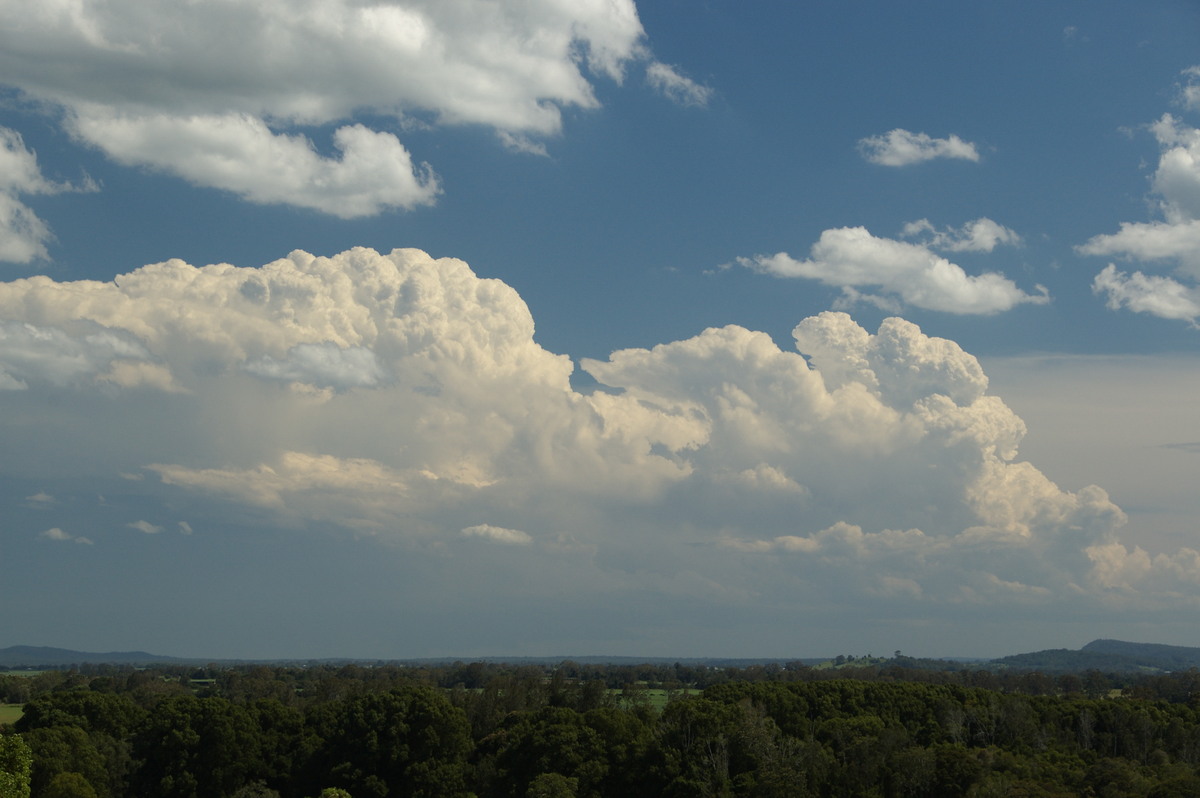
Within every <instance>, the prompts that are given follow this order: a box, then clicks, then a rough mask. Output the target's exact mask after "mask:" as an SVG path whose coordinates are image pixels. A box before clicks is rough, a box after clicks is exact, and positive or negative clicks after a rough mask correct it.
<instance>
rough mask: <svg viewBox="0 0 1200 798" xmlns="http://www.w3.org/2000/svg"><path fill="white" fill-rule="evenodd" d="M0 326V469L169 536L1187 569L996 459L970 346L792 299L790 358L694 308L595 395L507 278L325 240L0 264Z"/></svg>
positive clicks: (754, 585) (614, 572)
mask: <svg viewBox="0 0 1200 798" xmlns="http://www.w3.org/2000/svg"><path fill="white" fill-rule="evenodd" d="M904 246H911V245H904ZM0 324H2V325H3V326H2V327H0V329H3V330H5V331H6V333H5V334H6V335H8V336H9V339H8V340H9V341H10V342H11V344H12V345H8V346H4V347H0V374H3V375H6V376H5V382H4V383H3V386H2V387H5V388H8V389H9V390H7V391H6V392H4V393H3V394H0V395H3V396H4V397H5V401H6V413H5V414H4V416H3V418H2V419H0V444H2V445H0V469H2V470H4V471H5V472H7V473H14V472H16V471H17V470H19V469H22V468H23V467H26V466H27V460H28V457H29V453H30V452H37V453H38V454H37V457H38V468H39V471H40V473H43V474H44V475H46V479H47V481H46V483H45V485H46V489H48V490H53V493H54V495H55V496H56V497H59V496H62V495H63V490H64V489H65V486H66V485H67V484H69V482H67V481H65V478H66V477H69V476H71V475H80V474H91V475H96V474H101V473H103V474H111V475H113V476H115V475H117V474H122V473H123V474H142V475H144V476H146V477H147V478H146V479H144V480H143V481H141V482H139V483H137V484H138V489H139V490H140V491H146V492H147V493H146V495H147V496H149V497H150V498H151V499H152V500H154V501H157V502H160V503H162V504H163V506H166V504H167V503H176V504H177V503H179V502H186V501H188V497H203V498H205V499H212V498H215V499H219V500H220V501H217V502H213V501H207V500H206V501H203V502H194V506H191V508H190V509H189V511H188V515H189V521H188V522H187V529H188V530H190V529H192V528H193V526H194V527H195V529H196V535H194V536H192V538H189V539H194V538H195V537H196V536H200V535H202V534H203V529H205V528H206V527H209V526H211V525H212V524H214V523H219V522H220V518H221V517H222V515H223V514H226V513H236V512H239V509H238V508H241V509H243V510H246V511H252V512H254V513H255V517H256V519H257V521H256V523H260V524H263V523H265V524H268V525H274V526H279V527H280V528H287V527H301V528H308V529H334V530H345V531H346V532H348V533H351V534H353V535H355V536H360V535H372V536H376V537H379V538H381V539H383V540H386V541H391V542H395V543H397V544H400V545H407V546H415V547H419V548H420V547H423V548H425V549H428V550H430V551H443V552H446V553H447V554H446V556H450V555H451V554H452V553H453V552H458V554H459V555H460V556H462V557H469V556H473V555H470V554H469V550H475V549H478V546H477V545H473V544H478V543H480V542H491V543H498V544H509V545H508V546H504V547H501V548H500V549H496V548H495V547H492V549H493V550H496V551H504V552H506V554H511V555H512V556H513V557H515V558H516V559H511V560H506V562H508V563H510V567H512V568H517V569H519V568H520V567H522V566H521V565H520V563H521V562H522V560H521V559H520V557H521V556H525V557H526V558H527V561H528V566H527V567H528V568H531V569H537V571H538V573H544V572H545V570H546V569H547V568H550V567H551V564H553V567H554V568H557V569H567V571H565V572H561V573H560V575H562V574H565V573H570V574H574V576H572V577H570V578H572V579H577V580H578V583H579V584H580V585H583V584H587V585H590V586H591V587H590V588H589V589H592V590H601V591H604V590H614V591H616V590H625V589H633V587H635V586H636V587H637V589H639V590H662V591H666V592H673V591H674V592H677V593H678V594H679V595H685V594H691V593H693V592H696V591H699V593H702V594H703V595H705V596H706V599H705V600H706V601H715V602H718V603H720V602H734V603H737V602H742V601H747V600H750V598H751V597H754V596H757V597H758V598H757V599H755V600H762V601H767V602H782V603H786V602H788V601H793V600H796V598H797V597H798V596H799V595H801V594H804V595H807V593H806V591H808V590H810V589H812V587H813V586H814V585H818V584H826V583H828V582H829V580H830V579H836V580H840V584H841V585H842V588H843V589H846V590H851V591H854V592H855V595H856V596H858V597H859V599H856V600H862V601H873V600H878V599H879V597H886V600H887V601H888V602H890V604H889V606H891V607H893V608H895V607H897V606H902V605H901V604H896V602H905V601H908V602H918V604H919V605H920V606H923V607H926V608H928V607H935V606H942V605H945V606H950V605H953V604H956V603H959V602H964V601H967V602H992V603H995V602H1000V603H1003V602H1013V601H1016V602H1021V603H1028V602H1034V603H1041V604H1045V605H1046V606H1047V607H1050V606H1051V605H1052V603H1053V602H1055V601H1063V600H1074V599H1075V597H1078V596H1092V597H1104V598H1105V599H1106V600H1111V601H1114V602H1129V601H1141V600H1156V601H1174V600H1175V599H1173V598H1171V596H1173V595H1175V594H1174V593H1172V592H1171V591H1172V589H1173V588H1172V585H1177V584H1180V583H1182V582H1187V581H1188V580H1190V579H1192V578H1193V577H1192V576H1190V574H1191V573H1193V572H1192V571H1190V570H1189V567H1190V566H1189V565H1188V563H1190V562H1192V561H1193V560H1194V559H1195V556H1196V555H1195V553H1192V552H1186V551H1185V552H1180V553H1179V554H1177V555H1159V556H1157V557H1151V556H1149V555H1148V554H1147V553H1146V552H1143V551H1141V550H1140V549H1137V548H1136V547H1135V548H1129V547H1127V546H1126V545H1124V544H1123V543H1122V542H1121V541H1120V539H1119V538H1118V531H1119V530H1120V528H1121V526H1122V525H1123V524H1124V522H1125V519H1124V515H1123V514H1122V512H1121V511H1120V510H1119V509H1118V508H1117V507H1116V506H1115V505H1113V504H1112V502H1111V501H1109V499H1108V496H1107V495H1106V494H1105V493H1104V491H1103V490H1101V489H1099V488H1096V487H1087V488H1084V489H1083V490H1080V491H1078V492H1074V493H1072V492H1066V491H1063V490H1061V489H1060V488H1059V487H1057V486H1056V485H1054V484H1053V483H1052V482H1051V481H1050V480H1048V479H1047V478H1046V477H1045V476H1044V475H1043V474H1042V473H1041V472H1039V471H1038V470H1037V469H1036V468H1035V467H1034V466H1033V465H1031V464H1029V463H1026V462H1021V461H1020V460H1019V459H1018V451H1019V449H1018V447H1019V444H1020V441H1021V438H1022V437H1023V435H1024V433H1025V428H1024V424H1023V423H1022V422H1021V420H1020V419H1019V418H1017V417H1016V416H1015V415H1014V414H1013V413H1012V411H1011V410H1010V409H1009V408H1008V407H1007V406H1006V405H1005V404H1004V403H1003V401H1001V400H1000V399H999V398H998V397H995V396H992V395H990V394H989V393H988V383H987V378H986V376H985V375H984V373H983V370H982V369H981V368H980V366H979V363H978V362H977V361H976V359H975V358H974V357H972V356H971V355H969V354H967V353H966V352H964V351H963V350H962V349H961V348H959V347H958V346H957V345H956V344H954V343H953V342H951V341H947V340H944V339H939V338H932V337H929V336H927V335H925V334H924V333H922V332H921V330H919V329H918V328H917V327H916V326H915V325H913V324H911V323H909V322H906V321H904V320H902V319H899V318H893V319H888V320H886V321H885V322H884V323H883V324H882V325H881V326H880V328H879V329H878V331H876V332H875V333H870V332H868V331H867V330H865V329H863V328H862V327H860V326H859V325H858V324H856V323H855V322H854V321H853V320H852V319H851V318H850V317H849V316H848V315H846V314H844V313H835V312H828V313H823V314H820V315H819V316H815V317H812V318H809V319H805V320H803V321H802V322H801V323H800V324H799V325H798V326H797V327H796V329H795V332H794V338H795V349H794V350H792V351H788V350H786V349H783V348H781V347H779V346H778V345H777V344H776V343H775V342H774V341H773V340H772V339H771V338H770V337H769V336H767V335H765V334H763V333H760V332H754V331H751V330H747V329H744V328H742V327H737V326H729V327H723V328H713V329H708V330H704V331H702V332H701V333H699V334H698V335H696V336H694V337H692V338H689V339H687V340H682V341H675V342H671V343H666V344H661V345H658V346H655V347H652V348H649V349H627V350H622V351H618V352H614V353H613V354H612V355H611V356H610V357H609V358H607V359H605V360H585V361H583V363H582V367H583V368H584V369H585V370H586V371H587V372H588V373H589V374H590V375H591V376H592V377H593V378H594V379H595V380H596V381H597V382H598V383H599V385H598V387H597V388H596V389H595V390H593V391H590V392H580V391H579V390H576V389H575V388H574V387H573V386H572V384H571V380H570V378H571V374H572V371H573V364H572V363H571V361H570V360H569V359H568V358H566V357H564V356H562V355H557V354H554V353H551V352H548V351H547V350H545V349H543V348H542V347H541V346H540V345H538V344H537V342H536V341H535V340H534V324H533V319H532V317H531V316H530V313H529V310H528V308H527V307H526V305H525V303H524V302H523V301H522V300H521V298H520V297H519V296H518V295H517V293H516V292H515V291H513V289H512V288H510V287H509V286H507V285H505V284H504V283H502V282H499V281H497V280H486V279H480V278H479V277H477V276H476V275H475V274H474V273H473V272H472V271H471V269H470V268H469V267H468V266H467V265H466V264H465V263H463V262H462V261H458V260H454V259H450V258H444V259H434V258H431V257H429V256H428V255H426V254H425V253H423V252H420V251H418V250H395V251H393V252H392V253H390V254H388V255H380V254H378V253H376V252H374V251H372V250H367V249H356V250H351V251H348V252H344V253H341V254H339V255H336V256H333V257H328V258H325V257H314V256H313V255H310V254H307V253H304V252H293V253H292V254H291V255H289V256H288V257H287V258H284V259H282V260H278V261H275V262H273V263H269V264H266V265H265V266H262V267H261V268H239V267H235V266H231V265H228V264H217V265H211V266H204V267H200V268H197V267H193V266H190V265H188V264H185V263H182V262H180V261H168V262H166V263H160V264H153V265H150V266H145V267H142V268H140V269H137V270H135V271H133V272H130V273H128V274H124V275H120V276H119V277H117V278H116V280H114V281H113V282H108V283H99V282H76V283H59V282H55V281H53V280H51V279H49V278H46V277H35V278H30V279H25V280H17V281H13V282H9V283H4V284H0ZM66 418H70V419H88V422H87V424H86V425H84V424H80V423H79V422H78V421H72V422H70V423H64V419H66ZM134 430H136V434H130V433H131V431H134ZM34 441H36V444H34ZM55 479H63V480H64V481H63V482H62V483H61V484H60V483H56V482H55V481H54V480H55ZM57 506H58V503H57V502H56V504H55V506H54V507H47V508H45V509H42V510H39V512H40V513H51V514H52V513H54V512H55V511H56V510H55V507H57ZM205 514H207V516H208V517H207V518H205V517H203V516H204V515H205ZM160 517H167V516H163V515H162V514H159V515H155V514H154V513H153V512H152V508H144V512H141V513H140V519H146V520H135V519H139V516H135V517H134V519H126V520H125V521H124V522H123V524H124V525H125V526H126V527H128V528H133V529H137V530H140V531H142V532H146V533H151V532H157V531H159V530H161V529H163V528H165V525H164V524H165V521H162V520H157V519H158V518H160ZM175 517H177V516H175ZM46 523H55V521H54V519H47V521H46ZM171 523H173V524H174V523H175V522H174V521H172V522H171ZM43 526H45V524H43ZM61 526H62V524H61V523H60V527H61ZM56 528H58V527H56ZM180 528H181V529H182V528H183V527H182V525H181V526H180ZM89 537H90V538H91V539H94V540H96V541H97V543H96V545H97V546H100V545H101V543H102V542H103V540H102V538H101V536H100V535H98V534H89ZM160 537H161V536H153V535H147V536H146V537H144V538H143V539H157V538H160ZM521 553H524V554H523V555H522V554H521ZM755 563H758V565H756V564H755ZM768 563H769V565H768ZM571 569H575V570H571ZM764 569H765V570H764ZM564 578H566V577H564ZM718 586H719V588H718ZM872 597H874V598H872ZM914 606H916V605H914Z"/></svg>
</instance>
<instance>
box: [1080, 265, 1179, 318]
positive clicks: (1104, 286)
mask: <svg viewBox="0 0 1200 798" xmlns="http://www.w3.org/2000/svg"><path fill="white" fill-rule="evenodd" d="M1092 290H1093V291H1095V292H1096V293H1097V294H1102V295H1104V296H1105V297H1106V303H1105V304H1107V305H1108V307H1109V308H1111V309H1112V310H1120V309H1121V308H1128V309H1129V310H1132V311H1133V312H1134V313H1149V314H1151V315H1152V316H1158V317H1159V318H1163V319H1178V320H1180V321H1188V322H1191V323H1192V324H1193V325H1194V324H1195V323H1196V317H1197V316H1200V289H1198V288H1196V287H1194V286H1193V287H1189V286H1186V285H1184V284H1183V283H1181V282H1179V281H1178V280H1173V279H1172V278H1170V277H1163V276H1161V275H1152V274H1151V275H1148V274H1143V273H1142V272H1140V271H1136V272H1133V273H1132V274H1127V273H1126V272H1123V271H1120V270H1118V269H1117V267H1116V265H1114V264H1112V263H1110V264H1108V266H1106V267H1104V269H1103V270H1102V271H1101V272H1100V273H1099V274H1097V275H1096V279H1094V280H1093V281H1092Z"/></svg>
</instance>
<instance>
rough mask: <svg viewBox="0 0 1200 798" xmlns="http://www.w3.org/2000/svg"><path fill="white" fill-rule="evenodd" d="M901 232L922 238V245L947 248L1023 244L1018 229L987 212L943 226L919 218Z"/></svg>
mask: <svg viewBox="0 0 1200 798" xmlns="http://www.w3.org/2000/svg"><path fill="white" fill-rule="evenodd" d="M902 235H903V236H904V237H905V238H918V239H921V243H922V245H924V246H926V247H929V248H930V249H937V250H942V251H944V252H991V251H992V250H994V249H995V248H996V247H997V246H999V245H1002V244H1003V245H1007V246H1012V247H1015V246H1020V244H1021V237H1020V236H1019V235H1017V233H1016V231H1015V230H1012V229H1011V228H1008V227H1005V226H1004V225H1002V224H998V223H997V222H994V221H992V220H991V219H989V218H987V217H986V216H984V217H981V218H979V219H976V220H974V221H972V222H967V223H966V224H964V225H963V226H962V227H958V228H955V227H946V228H943V229H941V230H939V229H937V228H936V227H934V226H933V223H932V222H930V221H929V220H928V219H918V220H917V221H915V222H909V223H908V224H906V225H904V229H903V231H902Z"/></svg>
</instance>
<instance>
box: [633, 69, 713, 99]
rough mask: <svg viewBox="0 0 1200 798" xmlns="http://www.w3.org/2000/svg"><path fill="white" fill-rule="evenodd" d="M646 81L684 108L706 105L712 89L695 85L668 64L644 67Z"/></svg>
mask: <svg viewBox="0 0 1200 798" xmlns="http://www.w3.org/2000/svg"><path fill="white" fill-rule="evenodd" d="M646 80H647V82H649V84H650V86H651V87H653V88H654V89H655V90H657V91H659V92H662V94H663V95H664V96H666V97H668V98H670V99H671V100H672V101H673V102H676V103H678V104H679V105H685V106H704V105H708V101H709V99H710V98H711V97H712V89H710V88H708V87H707V86H702V85H700V84H699V83H696V82H695V81H694V80H692V79H691V78H689V77H687V76H686V75H682V74H680V73H679V70H678V69H676V68H675V67H673V66H670V65H668V64H664V63H661V62H659V61H654V62H653V63H651V64H650V65H649V66H648V67H646Z"/></svg>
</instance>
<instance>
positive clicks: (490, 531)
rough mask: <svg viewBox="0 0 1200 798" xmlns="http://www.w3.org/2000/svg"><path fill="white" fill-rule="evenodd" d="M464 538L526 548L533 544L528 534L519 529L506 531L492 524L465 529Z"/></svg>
mask: <svg viewBox="0 0 1200 798" xmlns="http://www.w3.org/2000/svg"><path fill="white" fill-rule="evenodd" d="M462 535H463V537H468V538H482V539H484V540H490V541H491V542H493V543H503V544H505V545H508V546H526V545H528V544H530V543H532V542H533V538H532V537H530V536H529V533H528V532H522V531H521V530H519V529H505V528H504V527H502V526H492V525H491V524H476V525H475V526H469V527H466V528H465V529H463V531H462Z"/></svg>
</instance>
